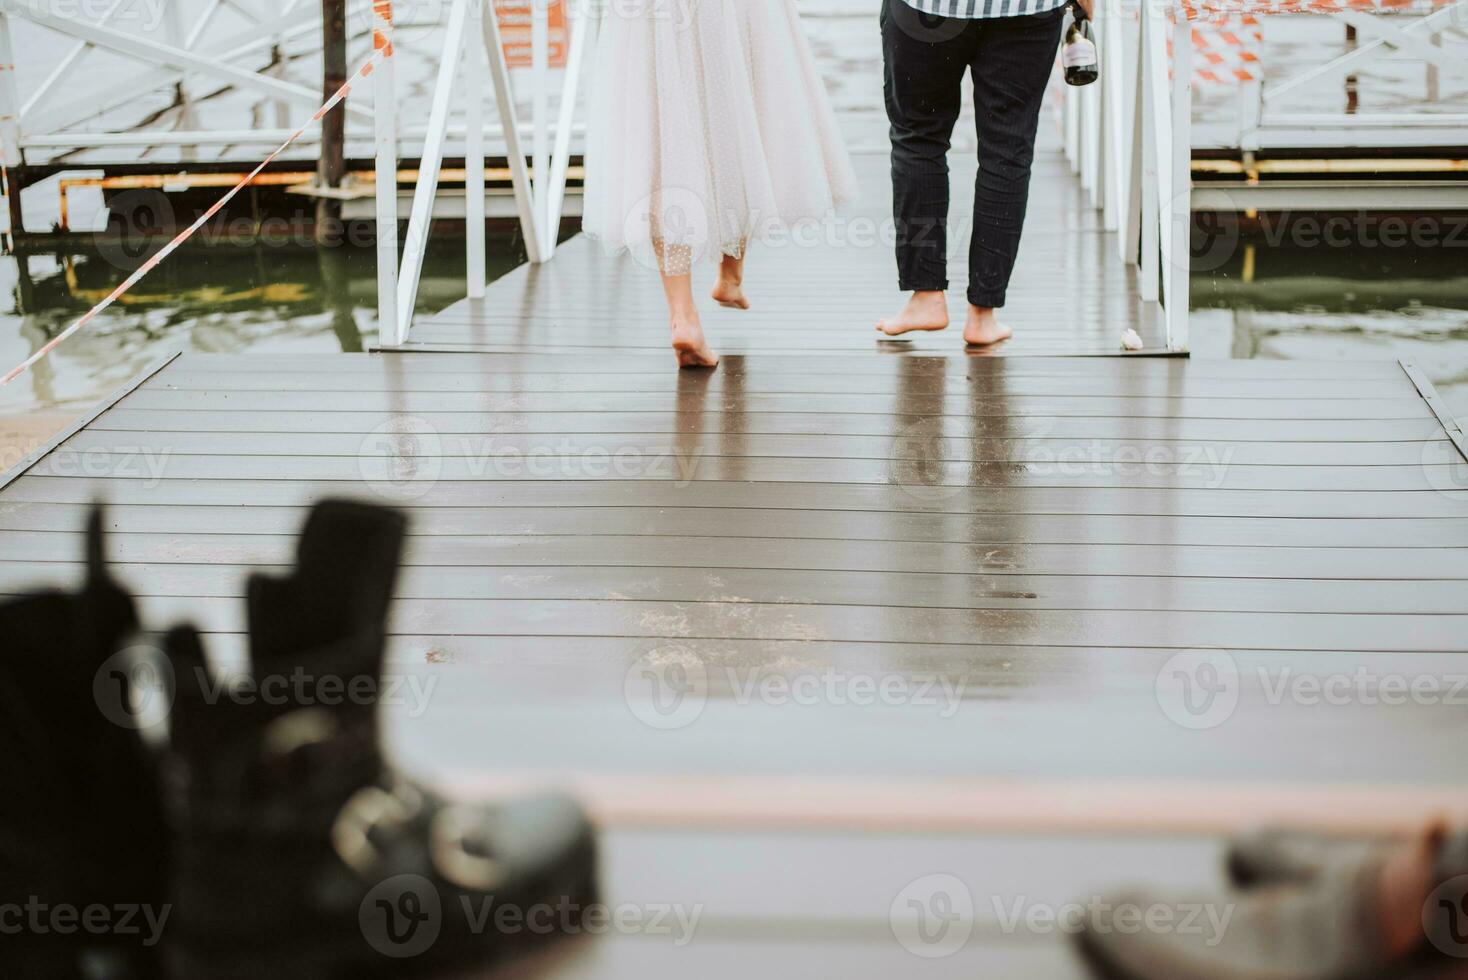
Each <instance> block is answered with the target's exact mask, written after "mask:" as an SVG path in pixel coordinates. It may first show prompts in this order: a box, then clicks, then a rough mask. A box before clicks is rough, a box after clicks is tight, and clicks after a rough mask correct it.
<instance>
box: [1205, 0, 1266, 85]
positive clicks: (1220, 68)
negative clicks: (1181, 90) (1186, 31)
mask: <svg viewBox="0 0 1468 980" xmlns="http://www.w3.org/2000/svg"><path fill="white" fill-rule="evenodd" d="M1263 41H1264V34H1263V31H1262V30H1260V27H1259V18H1257V17H1255V16H1254V15H1253V14H1240V15H1237V16H1235V17H1232V18H1230V19H1229V22H1227V23H1210V24H1198V25H1196V26H1194V28H1193V53H1194V56H1195V57H1194V64H1195V65H1196V67H1195V68H1194V70H1193V80H1194V81H1195V82H1197V83H1199V84H1203V85H1233V84H1236V83H1238V82H1252V81H1257V80H1258V79H1259V48H1260V45H1261V44H1262V43H1263Z"/></svg>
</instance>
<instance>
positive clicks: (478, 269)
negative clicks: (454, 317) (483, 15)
mask: <svg viewBox="0 0 1468 980" xmlns="http://www.w3.org/2000/svg"><path fill="white" fill-rule="evenodd" d="M473 33H474V31H473V30H472V29H471V31H470V34H471V35H472V34H473ZM488 77H489V75H488V72H487V71H486V70H485V64H484V46H483V45H482V44H480V43H479V42H478V41H476V40H474V39H473V38H472V37H471V38H470V39H469V42H468V48H467V50H466V51H465V52H464V98H465V99H466V100H467V101H466V103H465V106H466V108H465V113H464V168H465V170H466V172H467V176H466V177H465V178H464V239H465V242H466V243H467V245H466V248H465V259H466V261H467V263H468V267H469V273H468V275H469V278H468V287H469V298H470V299H480V298H482V297H483V296H484V289H485V271H484V261H485V244H484V94H485V93H484V90H485V88H487V87H488V86H487V85H486V82H487V80H488Z"/></svg>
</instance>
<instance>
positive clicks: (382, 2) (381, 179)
mask: <svg viewBox="0 0 1468 980" xmlns="http://www.w3.org/2000/svg"><path fill="white" fill-rule="evenodd" d="M372 31H373V39H372V43H373V45H374V47H375V48H376V49H378V50H382V51H385V52H386V57H384V58H383V59H382V62H381V63H380V64H378V66H377V69H376V71H374V72H373V78H375V79H376V81H375V82H374V83H373V86H372V92H373V105H374V108H375V111H374V113H373V119H374V130H375V136H376V146H377V163H376V171H377V173H376V178H377V338H378V340H377V342H378V344H379V346H382V347H393V346H396V345H397V344H398V343H399V337H398V93H397V70H396V66H395V64H394V56H393V49H392V44H393V31H392V0H374V2H373V5H372Z"/></svg>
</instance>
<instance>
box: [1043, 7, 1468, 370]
mask: <svg viewBox="0 0 1468 980" xmlns="http://www.w3.org/2000/svg"><path fill="white" fill-rule="evenodd" d="M1336 5H1337V6H1338V7H1339V8H1341V9H1338V10H1334V11H1331V12H1322V11H1321V9H1320V5H1319V4H1310V5H1308V10H1307V9H1306V5H1303V4H1300V3H1296V2H1295V0H1237V2H1235V0H1213V3H1212V4H1211V5H1210V6H1211V10H1212V11H1213V12H1218V13H1226V12H1227V11H1230V10H1234V11H1236V12H1238V13H1254V14H1259V15H1263V14H1270V13H1302V12H1305V13H1308V14H1309V16H1315V17H1329V18H1333V19H1336V20H1338V21H1340V22H1342V24H1343V25H1349V26H1352V27H1354V28H1355V29H1356V31H1357V33H1358V36H1360V37H1361V38H1362V40H1361V41H1360V43H1359V45H1358V46H1357V48H1356V49H1355V50H1354V51H1350V52H1347V53H1345V54H1343V55H1341V56H1339V57H1336V58H1333V59H1331V60H1329V61H1327V62H1325V63H1323V64H1319V65H1316V66H1313V67H1310V68H1308V69H1306V70H1304V71H1302V72H1300V73H1298V74H1297V75H1295V76H1293V77H1278V78H1272V79H1269V80H1266V79H1265V78H1264V77H1263V71H1264V69H1263V66H1262V64H1261V65H1259V66H1258V67H1257V68H1256V69H1255V70H1254V71H1253V73H1252V77H1251V78H1250V79H1248V80H1246V81H1244V82H1242V83H1241V85H1240V99H1239V105H1240V110H1239V122H1238V137H1239V139H1238V145H1237V147H1236V148H1237V149H1238V150H1240V151H1241V152H1242V153H1243V154H1245V155H1246V157H1245V158H1246V160H1247V159H1248V158H1249V157H1248V156H1247V155H1248V154H1251V153H1252V152H1253V151H1255V150H1257V149H1259V148H1260V138H1261V134H1263V133H1266V132H1271V133H1274V134H1280V133H1282V132H1288V133H1289V134H1290V135H1289V138H1288V141H1289V144H1290V145H1291V146H1306V145H1322V146H1330V147H1332V148H1340V147H1349V146H1356V145H1360V143H1361V141H1362V134H1363V133H1364V132H1365V131H1366V130H1367V129H1371V130H1373V131H1374V132H1378V135H1379V134H1382V133H1384V134H1387V136H1388V139H1387V141H1386V142H1380V141H1378V142H1376V143H1374V144H1373V145H1376V146H1389V145H1393V143H1392V141H1393V140H1395V141H1396V142H1398V143H1401V144H1403V145H1421V146H1432V145H1441V146H1444V147H1462V146H1463V145H1465V144H1468V117H1465V116H1464V115H1463V114H1461V113H1447V112H1434V113H1417V114H1406V115H1404V114H1400V113H1398V114H1394V115H1393V116H1392V117H1391V118H1384V117H1382V116H1381V115H1380V114H1376V115H1359V114H1345V113H1342V114H1336V115H1329V116H1322V115H1318V114H1315V115H1300V114H1293V115H1291V114H1287V113H1284V112H1282V111H1280V110H1279V107H1280V106H1282V105H1284V104H1285V103H1286V100H1287V99H1288V98H1289V97H1290V96H1291V95H1295V94H1297V93H1299V92H1300V91H1301V89H1303V88H1304V87H1306V86H1309V85H1320V84H1329V83H1332V82H1336V83H1338V82H1340V81H1342V80H1343V79H1344V78H1346V76H1348V75H1351V74H1353V73H1356V72H1359V71H1360V70H1361V69H1362V68H1363V67H1364V66H1366V65H1368V64H1370V62H1371V61H1372V60H1374V59H1377V58H1380V57H1381V56H1383V55H1385V54H1389V53H1398V54H1402V53H1405V54H1409V55H1411V56H1413V57H1415V58H1420V60H1421V61H1422V63H1423V64H1424V66H1425V68H1426V69H1427V79H1428V85H1429V98H1435V97H1436V95H1435V93H1434V90H1435V88H1436V86H1437V85H1438V83H1439V79H1440V77H1447V78H1449V79H1458V80H1461V79H1464V78H1465V77H1468V65H1465V64H1464V63H1463V61H1462V59H1461V52H1459V51H1454V50H1452V49H1446V50H1445V49H1444V47H1443V46H1442V42H1443V39H1444V38H1445V37H1448V36H1454V35H1461V34H1462V33H1463V32H1464V29H1465V28H1468V0H1421V6H1422V7H1424V8H1426V9H1425V11H1418V13H1420V14H1421V16H1420V17H1419V18H1418V19H1416V20H1414V21H1412V22H1410V23H1407V24H1406V26H1403V27H1397V26H1395V25H1396V24H1397V23H1400V22H1401V18H1402V14H1401V13H1391V12H1389V11H1390V10H1391V5H1389V4H1383V5H1381V6H1382V12H1372V11H1371V10H1370V9H1366V8H1371V7H1374V6H1376V4H1374V3H1373V2H1372V0H1336ZM1193 26H1194V25H1193V24H1192V23H1191V22H1190V21H1189V20H1188V19H1187V18H1186V17H1185V16H1184V15H1183V11H1182V7H1181V4H1179V3H1177V2H1176V0H1140V2H1138V0H1098V3H1097V10H1096V30H1097V32H1098V34H1099V35H1100V38H1099V39H1100V44H1101V63H1102V68H1101V72H1102V73H1101V83H1100V85H1098V86H1092V87H1090V88H1087V89H1081V90H1074V89H1072V90H1069V91H1068V92H1067V93H1066V98H1065V104H1064V117H1063V126H1062V129H1063V132H1064V135H1065V148H1066V155H1067V156H1068V157H1069V159H1070V161H1071V164H1072V166H1073V167H1074V168H1075V170H1076V172H1077V173H1078V174H1080V177H1081V183H1082V186H1083V187H1084V189H1085V191H1086V192H1087V193H1088V194H1089V195H1090V200H1091V203H1092V204H1093V205H1094V206H1095V207H1096V208H1097V209H1099V210H1100V212H1101V214H1102V216H1103V223H1104V227H1105V228H1106V229H1107V230H1108V231H1113V232H1118V233H1119V234H1118V236H1117V242H1118V248H1119V249H1120V252H1121V257H1122V259H1123V261H1125V262H1127V263H1130V264H1135V265H1139V266H1140V268H1139V275H1138V279H1139V292H1140V294H1141V298H1142V300H1143V302H1147V303H1154V302H1155V303H1158V304H1159V306H1160V311H1161V316H1162V323H1163V326H1164V329H1165V333H1166V343H1167V347H1168V348H1169V349H1170V350H1174V351H1186V350H1187V349H1188V276H1189V272H1190V266H1191V259H1190V255H1189V244H1190V243H1189V237H1190V234H1191V217H1192V208H1193V203H1194V202H1193V184H1192V150H1193V139H1192V125H1193V120H1192V116H1193V81H1194V71H1193V56H1194V52H1193V38H1192V30H1193ZM1169 42H1170V47H1171V58H1169ZM1311 134H1313V135H1311ZM1311 139H1313V140H1314V141H1315V142H1314V143H1311V142H1309V140H1311ZM1302 141H1303V142H1302Z"/></svg>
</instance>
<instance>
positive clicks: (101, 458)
mask: <svg viewBox="0 0 1468 980" xmlns="http://www.w3.org/2000/svg"><path fill="white" fill-rule="evenodd" d="M728 448H729V449H730V450H731V451H729V452H727V454H726V455H722V456H707V457H688V458H683V457H680V456H679V455H678V454H676V453H674V452H667V451H662V452H658V453H642V452H638V451H637V450H635V449H627V448H625V447H622V446H619V445H617V444H616V442H615V441H612V442H611V444H610V445H608V446H607V447H604V448H599V449H597V450H596V451H592V452H586V453H579V454H578V453H566V454H558V453H555V452H546V453H544V454H537V455H530V456H526V455H511V456H497V455H495V454H493V453H483V454H479V455H474V456H470V457H467V458H466V457H464V456H449V457H441V456H431V455H430V456H418V455H415V454H413V453H412V452H411V451H409V452H407V453H403V454H402V455H378V454H376V453H373V452H371V451H368V452H364V453H363V454H361V455H360V456H356V457H342V456H335V457H333V456H324V457H302V456H247V455H241V456H189V455H184V454H177V453H171V452H169V451H168V450H167V449H160V450H159V451H157V452H156V453H154V452H144V451H138V452H134V451H133V450H132V448H131V447H124V448H121V449H119V450H117V451H109V450H96V449H94V450H89V451H83V450H78V451H71V450H68V449H66V448H64V447H63V448H62V449H60V450H58V451H57V452H56V453H54V454H52V455H50V456H47V457H46V458H45V459H42V460H40V461H39V462H37V463H36V464H35V466H34V467H33V468H32V469H31V471H30V472H31V473H34V474H35V475H36V476H61V477H71V476H108V477H111V478H114V479H120V480H137V481H140V482H142V483H145V484H147V485H148V486H152V487H156V486H157V485H158V484H159V483H161V482H162V481H165V480H188V481H194V480H215V481H225V482H230V483H238V482H241V481H251V480H265V479H275V480H300V481H310V482H326V481H351V480H357V481H362V482H365V483H367V484H368V485H369V488H372V489H373V490H374V492H376V493H377V494H379V495H380V496H382V497H384V498H385V499H394V498H399V499H401V498H407V499H411V498H412V497H413V496H414V495H415V494H416V493H417V492H418V489H419V486H415V484H416V485H421V486H422V487H425V488H426V487H432V486H435V485H437V484H438V481H440V480H454V481H467V482H471V483H474V482H481V483H488V484H494V485H500V484H503V483H508V482H515V481H544V480H555V481H559V482H563V483H574V482H587V483H591V484H593V485H597V486H599V485H602V484H605V483H606V482H608V481H618V482H621V483H660V482H661V483H670V484H672V485H673V486H674V487H675V488H677V489H679V490H681V491H683V492H684V493H685V494H688V495H692V494H693V493H695V492H696V491H694V490H693V489H692V488H694V487H697V486H699V485H701V484H702V483H704V482H707V481H716V482H718V481H723V482H730V481H745V482H749V481H753V482H762V483H781V484H797V483H849V484H866V485H871V484H890V485H893V486H895V487H896V488H897V489H898V491H899V492H904V491H905V492H906V493H907V494H908V495H909V496H914V497H923V496H932V495H946V494H948V493H949V492H950V490H958V489H962V488H975V487H995V488H998V487H1008V488H1021V489H1023V488H1027V487H1086V488H1123V487H1148V488H1156V489H1183V488H1195V489H1208V490H1280V491H1298V492H1309V491H1315V490H1323V489H1326V488H1330V489H1335V490H1355V491H1378V492H1403V491H1405V492H1427V491H1437V490H1438V489H1440V488H1442V487H1447V486H1453V485H1455V483H1456V481H1459V480H1461V479H1462V474H1463V472H1464V470H1465V468H1468V466H1465V464H1463V463H1454V462H1446V463H1438V462H1432V463H1419V464H1418V465H1416V466H1412V465H1406V466H1332V465H1321V466H1269V465H1264V466H1246V465H1233V464H1229V463H1224V462H1221V461H1219V460H1215V459H1206V458H1205V459H1201V460H1196V461H1195V460H1184V461H1178V462H1153V461H1143V458H1142V457H1141V455H1140V450H1137V451H1136V452H1134V453H1132V452H1129V453H1127V454H1126V455H1125V456H1117V457H1112V458H1102V459H1098V460H1095V461H1085V462H1081V463H1078V464H1076V465H1074V466H1070V465H1066V464H1064V463H1062V462H1015V463H1010V462H964V461H961V460H959V461H952V460H943V461H941V462H933V463H931V464H929V462H928V461H924V460H912V461H896V462H894V461H891V460H884V459H821V458H764V457H757V456H755V457H746V456H740V455H738V454H737V452H735V451H732V450H733V449H734V447H728ZM393 452H396V450H393ZM1418 458H1419V460H1420V459H1421V455H1420V454H1419V455H1418ZM404 460H406V462H404ZM374 485H375V487H374ZM588 499H590V500H592V501H596V500H597V499H598V498H597V495H596V493H595V491H594V490H593V491H590V492H589V493H588Z"/></svg>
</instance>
